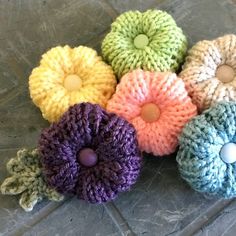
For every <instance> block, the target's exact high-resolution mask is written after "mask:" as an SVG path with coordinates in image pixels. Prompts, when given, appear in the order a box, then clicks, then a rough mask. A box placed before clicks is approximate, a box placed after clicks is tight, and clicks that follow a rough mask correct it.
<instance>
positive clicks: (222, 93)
mask: <svg viewBox="0 0 236 236" xmlns="http://www.w3.org/2000/svg"><path fill="white" fill-rule="evenodd" d="M235 58H236V35H233V34H230V35H225V36H223V37H219V38H217V39H215V40H212V41H209V40H203V41H200V42H198V43H197V44H195V45H194V46H193V47H192V48H191V49H190V50H189V52H188V56H187V58H186V62H185V64H184V66H183V71H182V72H181V73H180V77H181V78H182V79H183V80H184V82H185V85H186V89H187V90H188V92H189V95H190V96H191V97H192V100H193V102H194V103H195V104H196V105H197V107H198V109H199V111H204V110H205V109H207V108H209V107H211V106H212V105H214V104H215V103H217V102H220V101H236V89H235V88H236V60H235ZM224 64H226V65H229V66H231V67H232V69H234V71H235V77H234V80H232V81H231V82H229V83H223V82H221V81H220V80H219V79H218V78H217V76H216V71H217V68H218V67H219V66H221V65H224Z"/></svg>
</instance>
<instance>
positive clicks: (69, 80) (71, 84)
mask: <svg viewBox="0 0 236 236" xmlns="http://www.w3.org/2000/svg"><path fill="white" fill-rule="evenodd" d="M81 86H82V80H81V79H80V77H79V76H78V75H68V76H67V77H66V78H65V80H64V87H65V88H66V89H67V90H68V91H75V90H78V89H80V88H81Z"/></svg>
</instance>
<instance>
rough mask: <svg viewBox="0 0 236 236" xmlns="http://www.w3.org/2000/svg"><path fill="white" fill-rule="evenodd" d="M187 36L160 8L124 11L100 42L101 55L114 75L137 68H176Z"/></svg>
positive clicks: (150, 69)
mask: <svg viewBox="0 0 236 236" xmlns="http://www.w3.org/2000/svg"><path fill="white" fill-rule="evenodd" d="M186 50H187V39H186V37H185V36H184V34H183V32H182V30H181V29H180V28H179V27H178V26H177V25H176V23H175V21H174V19H173V18H172V17H171V16H170V15H169V14H168V13H166V12H164V11H160V10H147V11H146V12H144V13H141V12H139V11H128V12H125V13H123V14H121V15H120V16H119V17H118V18H117V19H116V20H115V22H113V23H112V25H111V31H110V33H108V34H107V35H106V37H105V39H104V40H103V42H102V54H103V57H104V59H105V60H106V61H107V62H108V63H109V64H110V65H111V66H112V68H113V70H114V71H115V73H116V75H117V76H118V78H120V77H121V76H122V75H124V74H125V73H127V72H129V71H131V70H134V69H137V68H140V69H144V70H149V71H173V72H174V71H176V70H178V68H179V65H180V64H181V63H182V62H183V59H184V55H185V52H186Z"/></svg>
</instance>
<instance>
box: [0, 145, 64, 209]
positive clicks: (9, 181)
mask: <svg viewBox="0 0 236 236" xmlns="http://www.w3.org/2000/svg"><path fill="white" fill-rule="evenodd" d="M7 170H8V172H9V173H10V174H11V175H12V176H11V177H8V178H6V179H5V180H4V182H3V183H2V185H1V192H2V194H8V195H18V194H21V198H20V201H19V204H20V205H21V207H22V208H23V209H24V210H25V211H31V210H32V209H33V207H34V205H35V204H36V203H37V202H39V201H41V200H42V199H43V198H44V197H47V198H48V199H50V200H53V201H61V200H62V199H63V196H62V195H61V194H59V193H57V192H56V191H55V190H54V189H51V188H49V187H48V186H47V184H46V183H45V181H44V179H43V176H42V171H41V165H40V162H39V155H38V152H37V150H36V149H35V150H33V151H29V150H26V149H22V150H19V151H18V152H17V157H16V158H12V159H11V160H10V161H9V162H8V163H7Z"/></svg>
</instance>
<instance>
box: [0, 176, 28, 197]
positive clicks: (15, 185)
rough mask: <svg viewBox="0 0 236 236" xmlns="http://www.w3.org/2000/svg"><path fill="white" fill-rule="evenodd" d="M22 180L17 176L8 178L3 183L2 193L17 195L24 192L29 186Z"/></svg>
mask: <svg viewBox="0 0 236 236" xmlns="http://www.w3.org/2000/svg"><path fill="white" fill-rule="evenodd" d="M20 182H21V181H20V180H19V178H18V177H17V176H12V177H9V178H6V179H5V180H4V181H3V183H2V185H1V192H2V194H7V195H17V194H20V193H22V192H24V191H25V190H26V189H27V188H26V186H25V185H22V184H21V183H20Z"/></svg>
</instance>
